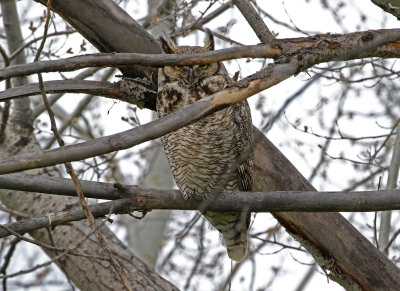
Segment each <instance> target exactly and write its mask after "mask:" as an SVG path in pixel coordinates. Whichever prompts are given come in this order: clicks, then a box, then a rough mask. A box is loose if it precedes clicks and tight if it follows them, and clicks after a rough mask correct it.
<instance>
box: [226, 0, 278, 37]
mask: <svg viewBox="0 0 400 291" xmlns="http://www.w3.org/2000/svg"><path fill="white" fill-rule="evenodd" d="M233 3H235V5H236V7H237V8H238V9H239V10H240V12H241V13H242V14H243V16H244V18H246V20H247V22H248V23H249V24H250V26H251V28H252V29H253V30H254V32H255V33H256V35H257V37H258V39H259V40H260V41H261V42H263V43H268V42H272V41H274V40H275V37H274V35H273V34H272V32H271V31H270V30H269V28H268V27H267V25H266V24H265V23H264V21H263V20H262V18H261V17H260V15H259V14H258V13H257V11H256V10H255V9H254V7H253V6H252V5H251V4H250V2H249V1H248V0H233Z"/></svg>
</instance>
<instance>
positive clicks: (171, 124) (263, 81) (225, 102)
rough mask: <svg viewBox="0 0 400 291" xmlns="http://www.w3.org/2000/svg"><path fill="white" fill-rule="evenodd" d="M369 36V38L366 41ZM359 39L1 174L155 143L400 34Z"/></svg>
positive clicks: (12, 162)
mask: <svg viewBox="0 0 400 291" xmlns="http://www.w3.org/2000/svg"><path fill="white" fill-rule="evenodd" d="M366 36H369V38H368V39H365V37H366ZM358 37H359V38H361V39H364V41H362V45H358V46H352V47H347V46H341V48H340V49H339V50H336V51H329V53H325V54H324V52H325V51H326V46H327V47H329V46H331V43H328V44H326V43H324V44H319V45H318V46H319V50H310V51H308V50H307V51H303V55H302V57H301V58H299V57H298V56H297V55H294V56H292V57H291V58H289V59H285V62H284V63H282V64H280V63H276V64H270V65H268V66H267V67H266V68H264V69H262V70H261V71H259V72H257V73H256V74H253V75H251V76H250V77H247V78H245V79H243V80H241V81H240V82H238V83H237V84H236V87H231V88H227V89H225V90H223V91H220V92H218V93H215V94H214V95H211V96H209V97H207V98H204V99H201V100H199V101H197V102H195V103H193V104H191V105H189V106H185V108H183V109H180V110H177V111H176V112H174V113H172V114H169V115H167V116H164V117H162V118H160V119H158V120H155V121H152V122H149V123H147V124H144V125H142V126H139V127H136V128H133V129H130V130H127V131H125V132H122V133H118V134H114V135H111V136H106V137H102V138H98V139H96V140H91V141H88V142H84V143H80V144H76V145H70V146H66V147H63V148H57V149H52V150H47V151H42V152H37V153H32V154H23V155H18V156H14V157H11V158H9V159H5V160H2V161H0V163H1V164H2V168H1V169H0V174H7V173H12V172H17V171H22V170H27V169H33V168H40V167H46V166H52V165H56V164H59V163H64V162H67V161H78V160H83V159H86V158H89V157H94V156H98V155H101V154H106V153H109V152H112V151H116V150H122V149H126V148H130V147H133V146H135V145H138V144H140V143H142V142H145V141H149V140H153V139H155V138H158V137H161V136H163V135H165V134H167V133H169V132H172V131H174V130H177V129H179V128H181V127H184V126H186V125H189V124H191V123H193V122H195V121H197V120H199V119H201V118H203V117H204V116H206V115H209V114H212V113H213V112H215V111H217V110H221V109H223V108H225V107H228V106H230V105H233V104H235V103H238V102H240V101H242V100H244V99H246V98H248V97H250V96H252V95H254V94H257V93H259V92H261V91H263V90H265V89H267V88H269V87H272V86H273V85H275V84H277V83H279V82H281V81H283V80H285V79H287V78H289V77H291V76H293V75H294V74H296V73H297V72H299V71H301V70H305V69H307V68H310V67H311V66H313V65H315V64H316V63H319V62H323V61H329V60H332V59H336V60H344V59H347V58H353V57H354V56H355V55H356V54H357V53H359V52H360V51H361V50H362V53H364V54H366V53H368V52H369V51H370V50H376V47H377V46H379V45H382V44H383V43H386V42H388V41H393V40H394V39H397V38H400V30H396V31H392V32H390V33H388V34H385V35H383V36H382V35H380V36H377V37H375V36H374V35H371V34H370V32H367V33H365V34H364V35H363V36H362V35H359V36H358ZM363 37H364V38H363ZM347 45H349V44H347ZM353 45H354V44H353ZM334 47H336V46H334Z"/></svg>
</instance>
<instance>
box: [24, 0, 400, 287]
mask: <svg viewBox="0 0 400 291" xmlns="http://www.w3.org/2000/svg"><path fill="white" fill-rule="evenodd" d="M42 2H43V3H44V2H45V1H42ZM106 2H107V1H105V0H103V1H80V2H76V1H71V0H70V1H68V0H66V1H57V0H55V1H53V8H54V10H55V11H56V12H57V13H59V14H60V15H62V16H63V17H64V18H65V19H67V21H70V23H71V24H72V25H74V27H75V28H76V29H78V30H79V31H80V32H81V33H82V34H83V35H84V36H85V37H87V38H88V39H89V40H90V41H91V42H93V44H94V45H95V46H96V47H98V48H99V49H100V50H102V51H109V50H110V48H111V49H112V48H113V44H116V43H118V44H119V45H122V46H124V44H127V46H126V47H119V48H118V51H124V50H126V51H131V50H132V49H133V48H132V46H129V41H127V42H123V41H118V37H120V38H121V39H120V40H122V38H123V39H124V40H125V39H126V38H127V35H130V34H133V36H132V38H135V37H139V38H140V36H141V35H143V37H142V38H140V42H141V45H142V47H141V48H138V49H137V51H140V49H143V48H145V49H144V50H142V52H151V51H153V52H159V46H158V44H157V43H156V42H155V41H154V40H153V39H151V37H149V36H148V35H145V34H143V30H142V29H140V27H138V26H137V25H136V26H135V25H131V26H128V25H126V24H127V23H129V22H132V23H134V22H133V20H131V19H129V18H127V17H128V16H127V15H125V14H124V13H122V12H120V11H119V10H118V8H117V7H112V4H111V3H110V2H107V3H106ZM86 5H87V6H86ZM101 5H105V6H104V7H106V6H107V9H108V12H109V13H110V14H109V15H110V16H109V18H110V20H108V21H110V22H111V23H106V24H103V23H101V22H97V23H93V22H92V21H94V20H95V19H101V11H102V9H101ZM85 8H86V9H85ZM87 8H90V9H89V10H90V13H91V17H87V15H83V14H84V12H85V11H87ZM114 12H115V14H113V13H114ZM96 13H98V14H97V15H96ZM93 15H95V16H98V17H93ZM114 16H115V17H114ZM121 17H122V18H123V19H124V21H120V20H121ZM88 18H89V19H90V20H88ZM117 19H118V21H117ZM87 22H91V23H90V25H88V23H87ZM102 25H107V26H108V25H113V32H112V34H113V35H112V36H111V35H109V34H110V33H111V32H110V31H109V29H108V30H107V29H106V28H105V29H104V30H103V29H102V28H103V27H102ZM89 26H90V27H91V29H88V27H89ZM116 27H118V29H116ZM115 31H118V32H120V33H115ZM118 35H119V36H118ZM129 37H130V36H129ZM146 46H147V49H146ZM135 48H137V46H136V47H135ZM150 48H151V49H150ZM122 70H124V71H125V72H126V73H127V74H133V76H148V77H150V79H153V78H154V76H152V75H151V73H150V70H147V71H146V69H145V68H134V69H132V68H128V69H126V68H122ZM135 74H136V75H135ZM151 97H154V96H149V98H150V99H151ZM150 99H149V101H148V102H149V103H148V104H152V103H151V102H152V101H150ZM153 102H154V99H153ZM153 104H154V103H153ZM256 135H257V142H256V144H255V154H256V159H255V160H256V190H258V191H273V190H311V189H313V187H312V186H311V185H310V184H309V183H308V182H307V180H306V179H305V178H304V177H302V176H301V175H300V173H298V171H297V170H296V169H295V168H294V167H293V165H291V164H290V162H289V161H288V160H287V159H286V158H285V157H284V156H283V155H282V154H281V153H280V152H279V150H278V149H276V148H275V147H274V146H273V145H272V144H271V143H270V142H269V141H268V140H267V139H266V138H265V137H264V136H263V135H262V134H261V133H260V132H256ZM28 150H29V149H28ZM274 216H275V217H276V218H277V219H278V221H279V222H280V223H281V224H282V225H283V226H284V227H285V228H286V229H287V230H288V231H289V232H290V233H291V234H292V235H293V237H294V238H296V239H297V240H298V241H299V242H300V243H301V244H302V245H303V246H304V247H305V248H306V249H307V250H308V251H309V252H310V253H311V254H312V255H313V256H314V258H315V259H316V261H317V262H318V263H319V264H320V265H321V266H322V268H324V269H325V270H327V272H328V274H329V276H330V277H331V278H332V279H334V280H336V281H338V282H339V283H340V284H342V285H343V286H344V287H345V288H347V289H351V290H356V289H358V288H362V289H364V290H398V289H399V287H398V282H399V281H400V276H399V272H398V269H397V267H396V266H395V265H394V264H393V263H392V262H390V261H389V260H388V259H387V258H386V257H385V256H384V255H383V254H382V253H380V252H379V251H378V250H377V249H376V248H375V247H374V246H373V245H372V244H371V243H369V241H368V240H367V239H366V238H364V237H363V236H362V235H361V234H360V233H359V232H358V231H357V230H356V229H355V228H354V227H353V226H352V225H351V224H350V223H349V222H347V221H346V220H345V219H344V218H343V217H342V216H341V215H340V214H337V213H318V214H316V213H274Z"/></svg>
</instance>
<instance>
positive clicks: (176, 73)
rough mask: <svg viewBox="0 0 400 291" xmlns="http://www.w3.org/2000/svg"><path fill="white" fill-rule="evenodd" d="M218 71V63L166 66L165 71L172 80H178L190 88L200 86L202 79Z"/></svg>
mask: <svg viewBox="0 0 400 291" xmlns="http://www.w3.org/2000/svg"><path fill="white" fill-rule="evenodd" d="M217 71H218V63H211V64H200V65H193V66H167V67H164V72H165V74H166V75H167V76H168V77H169V78H170V81H178V82H180V83H181V84H182V85H183V86H185V87H188V88H193V87H196V86H198V85H199V84H200V82H201V81H202V80H204V79H205V78H208V77H210V76H212V75H214V74H215V73H216V72H217Z"/></svg>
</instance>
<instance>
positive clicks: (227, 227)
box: [204, 211, 250, 261]
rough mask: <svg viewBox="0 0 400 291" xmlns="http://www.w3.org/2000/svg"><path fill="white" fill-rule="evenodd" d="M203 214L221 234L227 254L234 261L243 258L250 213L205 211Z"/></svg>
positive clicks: (245, 250)
mask: <svg viewBox="0 0 400 291" xmlns="http://www.w3.org/2000/svg"><path fill="white" fill-rule="evenodd" d="M204 216H205V217H206V218H207V220H208V221H209V222H210V223H211V224H212V225H213V226H214V227H215V228H216V229H217V230H218V231H219V232H220V233H221V234H222V236H223V238H224V241H225V245H226V250H227V252H228V256H229V257H230V258H231V259H232V260H235V261H241V260H243V259H244V257H245V256H246V253H247V244H248V242H247V241H248V238H247V231H248V229H249V223H250V213H248V212H242V213H241V212H213V211H207V212H206V213H205V214H204Z"/></svg>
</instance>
